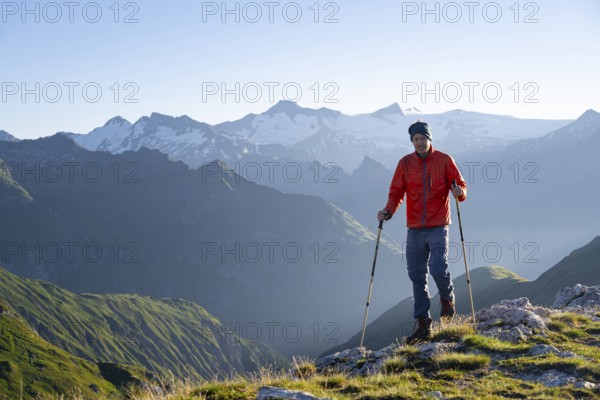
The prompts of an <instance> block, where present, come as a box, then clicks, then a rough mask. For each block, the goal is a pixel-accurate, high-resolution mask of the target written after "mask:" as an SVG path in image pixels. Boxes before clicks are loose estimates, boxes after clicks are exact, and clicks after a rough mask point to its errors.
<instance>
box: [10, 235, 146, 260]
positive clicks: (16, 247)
mask: <svg viewBox="0 0 600 400" xmlns="http://www.w3.org/2000/svg"><path fill="white" fill-rule="evenodd" d="M139 256H140V246H139V245H138V244H137V243H136V242H134V241H128V242H117V241H115V242H112V243H99V242H93V241H89V242H79V241H47V242H42V241H36V242H25V241H5V242H1V243H0V261H2V263H3V264H7V265H16V264H25V265H40V264H44V265H48V264H60V265H67V264H69V265H74V264H77V263H80V262H85V263H88V264H96V263H106V264H108V263H114V264H137V263H139V262H140V259H139Z"/></svg>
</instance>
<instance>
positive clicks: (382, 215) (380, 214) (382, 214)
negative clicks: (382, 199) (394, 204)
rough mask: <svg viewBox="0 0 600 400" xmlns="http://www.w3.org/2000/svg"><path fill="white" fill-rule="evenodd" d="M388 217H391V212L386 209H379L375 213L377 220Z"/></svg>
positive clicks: (383, 219) (384, 219) (385, 219)
mask: <svg viewBox="0 0 600 400" xmlns="http://www.w3.org/2000/svg"><path fill="white" fill-rule="evenodd" d="M390 218H392V213H391V212H389V211H388V210H381V211H379V212H378V213H377V220H378V221H387V220H388V219H390Z"/></svg>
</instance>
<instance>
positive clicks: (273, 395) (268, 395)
mask: <svg viewBox="0 0 600 400" xmlns="http://www.w3.org/2000/svg"><path fill="white" fill-rule="evenodd" d="M279 399H284V400H288V399H291V400H326V399H323V398H321V397H315V396H313V395H312V394H310V393H307V392H300V391H296V390H287V389H282V388H276V387H273V386H264V387H261V388H260V390H259V391H258V395H257V396H256V400H279Z"/></svg>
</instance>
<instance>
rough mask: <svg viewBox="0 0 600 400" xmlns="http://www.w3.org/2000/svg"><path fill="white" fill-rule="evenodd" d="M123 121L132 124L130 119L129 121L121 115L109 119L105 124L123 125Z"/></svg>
mask: <svg viewBox="0 0 600 400" xmlns="http://www.w3.org/2000/svg"><path fill="white" fill-rule="evenodd" d="M123 123H126V124H128V125H131V123H130V122H129V121H127V120H126V119H125V118H123V117H121V116H120V115H118V116H116V117H114V118H111V119H109V120H108V121H106V123H105V124H104V126H105V127H107V126H111V125H122V124H123Z"/></svg>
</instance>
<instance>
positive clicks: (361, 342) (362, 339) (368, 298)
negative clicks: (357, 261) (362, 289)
mask: <svg viewBox="0 0 600 400" xmlns="http://www.w3.org/2000/svg"><path fill="white" fill-rule="evenodd" d="M382 229H383V220H381V221H379V228H378V229H377V242H375V257H373V269H371V283H370V284H369V295H368V296H367V307H366V308H365V320H364V321H363V327H362V334H361V335H360V347H363V343H364V340H365V329H366V328H367V315H369V303H370V302H371V292H372V291H373V277H374V276H375V263H376V262H377V250H379V238H380V237H381V230H382Z"/></svg>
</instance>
